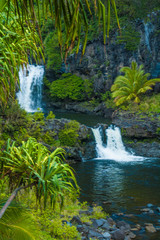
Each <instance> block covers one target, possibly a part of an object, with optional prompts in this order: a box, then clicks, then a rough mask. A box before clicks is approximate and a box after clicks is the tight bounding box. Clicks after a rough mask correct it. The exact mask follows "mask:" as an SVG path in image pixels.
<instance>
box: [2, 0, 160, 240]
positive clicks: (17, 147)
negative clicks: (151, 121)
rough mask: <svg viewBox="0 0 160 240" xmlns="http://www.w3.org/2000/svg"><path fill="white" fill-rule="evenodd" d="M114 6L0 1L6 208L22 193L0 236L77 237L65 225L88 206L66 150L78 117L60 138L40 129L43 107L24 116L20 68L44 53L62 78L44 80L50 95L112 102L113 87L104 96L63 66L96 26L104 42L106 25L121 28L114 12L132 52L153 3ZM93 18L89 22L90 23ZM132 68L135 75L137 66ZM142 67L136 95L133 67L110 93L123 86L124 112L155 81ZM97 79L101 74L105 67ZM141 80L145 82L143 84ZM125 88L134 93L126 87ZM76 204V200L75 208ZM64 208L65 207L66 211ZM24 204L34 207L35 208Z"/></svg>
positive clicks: (121, 39) (152, 108)
mask: <svg viewBox="0 0 160 240" xmlns="http://www.w3.org/2000/svg"><path fill="white" fill-rule="evenodd" d="M103 2H104V5H106V9H107V12H105V8H104V5H103ZM84 4H85V5H84ZM116 4H117V8H116V5H115V1H111V0H108V1H102V2H101V1H100V0H98V1H95V5H94V4H92V2H90V1H87V0H84V1H82V0H80V1H77V0H72V1H69V0H67V1H66V4H64V1H52V0H49V1H29V0H25V1H19V0H15V1H12V0H6V1H5V0H2V1H1V2H0V46H1V48H0V49H1V50H0V68H1V74H0V148H1V152H0V159H1V161H0V180H1V181H0V187H1V195H0V200H1V202H0V205H1V208H2V207H3V206H4V204H5V201H6V200H7V199H8V197H9V196H10V194H11V193H12V195H11V198H9V201H8V203H7V204H8V205H9V204H10V203H11V202H12V200H13V198H14V197H15V196H16V195H17V193H18V192H19V191H21V193H20V194H19V195H18V197H17V199H16V200H18V204H17V203H14V202H12V203H11V206H10V207H8V205H6V207H5V212H3V213H2V212H1V214H0V218H1V219H0V235H1V236H0V239H6V240H7V239H13V240H14V239H36V238H37V236H39V239H43V240H45V239H46V240H49V239H53V238H54V239H80V235H79V233H78V232H77V230H76V228H75V227H74V226H69V225H68V224H64V220H65V221H67V220H68V219H69V217H71V216H73V215H75V214H78V213H79V210H80V208H84V209H86V208H87V207H86V205H85V204H84V205H83V204H82V205H81V204H80V203H79V202H78V201H77V200H76V198H77V194H78V186H77V183H76V179H75V176H74V173H73V170H72V169H71V168H70V166H69V165H68V164H66V163H65V151H64V149H63V148H61V147H64V146H67V147H73V146H75V145H76V144H78V143H79V142H78V141H79V140H78V131H79V124H78V123H77V122H76V121H72V122H71V123H67V124H65V126H64V128H63V129H62V130H61V131H60V132H59V134H58V136H57V133H55V132H54V131H47V132H46V131H43V126H44V124H45V118H44V114H43V113H41V112H37V113H35V114H34V115H30V114H27V113H26V112H25V111H23V110H22V109H20V107H19V105H18V104H17V103H16V101H15V93H16V90H17V88H18V85H19V79H18V71H19V69H20V67H23V66H24V65H27V64H28V56H30V59H32V58H33V59H34V60H36V61H38V60H40V61H42V59H43V55H44V56H45V59H46V66H47V68H49V69H52V70H54V72H55V73H56V74H57V75H58V77H57V78H56V80H55V81H53V82H52V83H50V82H48V81H47V80H46V85H47V88H48V92H49V94H50V96H51V98H52V99H54V100H55V99H56V100H62V101H63V100H64V101H79V102H81V101H84V100H85V101H89V102H91V103H92V104H93V105H94V106H97V103H98V104H99V103H101V102H106V105H107V107H109V106H112V107H113V103H112V100H111V94H110V92H106V93H102V94H101V96H100V97H99V95H98V96H96V94H95V93H94V91H93V81H92V80H90V79H85V80H84V79H82V78H81V77H78V76H76V75H71V74H66V73H65V74H63V75H61V74H62V73H64V72H65V70H63V69H62V62H63V61H65V60H66V57H67V56H68V54H71V53H76V54H77V53H78V51H79V49H80V44H82V48H81V54H82V55H83V54H84V52H85V48H86V44H87V37H88V39H89V40H93V38H97V37H98V36H99V32H100V31H101V30H98V31H97V29H98V28H99V29H102V28H103V41H104V43H106V33H107V35H108V36H109V30H110V29H111V30H115V26H117V24H118V26H119V20H118V18H117V9H118V14H119V19H120V21H121V26H122V28H123V29H122V35H121V36H120V37H118V39H117V41H118V42H125V43H126V48H127V49H129V50H135V49H136V47H137V45H138V44H139V40H140V39H139V34H138V33H137V32H136V29H133V28H131V25H132V20H134V19H135V18H137V17H142V16H143V17H144V18H146V19H147V14H148V13H149V11H150V4H151V3H150V1H144V0H142V1H141V2H140V3H139V1H136V0H134V1H132V2H130V1H129V0H123V1H120V0H118V1H117V3H116ZM140 5H141V6H140ZM111 6H112V8H111ZM157 7H159V0H158V1H152V9H156V8H157ZM142 9H143V11H142ZM95 10H96V11H95ZM106 13H107V29H106V24H105V23H106ZM112 13H115V16H116V17H113V14H112ZM47 15H48V18H47V19H46V16H47ZM97 15H98V17H97ZM126 16H127V18H126ZM126 19H127V21H128V23H127V25H126V22H127V21H126ZM88 21H90V22H91V23H92V24H90V25H88ZM53 22H54V23H55V24H54V26H53ZM99 26H100V27H101V26H102V28H100V27H99ZM133 40H134V43H133ZM135 40H136V41H135ZM42 41H43V43H44V52H43V44H42ZM135 68H136V71H137V73H136V74H137V75H138V74H139V73H138V71H139V69H138V67H137V65H136V67H135ZM125 69H126V68H125ZM123 70H124V68H123V69H122V71H123ZM127 70H128V69H127ZM140 70H142V69H141V67H140ZM141 72H142V74H140V77H139V78H138V80H137V82H136V85H137V86H139V87H138V88H137V89H136V92H135V91H134V90H133V85H135V82H134V81H133V85H131V84H130V82H129V81H128V79H129V78H128V75H129V73H128V72H127V73H126V75H125V77H122V76H120V77H119V78H118V80H116V82H115V85H113V87H112V90H113V91H116V90H117V88H118V91H120V88H121V93H123V94H122V97H123V96H124V95H125V99H124V98H123V100H124V101H122V98H121V94H120V92H116V93H113V97H116V103H117V105H120V104H122V103H123V102H124V103H125V102H127V104H125V105H124V106H122V107H125V108H126V109H127V107H130V106H131V105H132V104H133V103H132V101H130V100H132V98H133V99H135V101H136V102H139V94H140V93H142V92H143V93H145V92H146V91H147V90H148V89H151V88H150V86H151V85H153V84H154V83H155V81H153V80H150V81H147V76H148V75H146V74H145V73H144V72H143V71H141ZM98 76H99V77H100V76H101V71H100V70H99V72H98ZM122 78H123V80H124V78H125V82H123V84H124V86H122V84H120V85H118V81H119V82H120V83H122V81H121V80H122ZM141 80H144V81H143V83H142V85H141ZM156 81H157V80H156ZM128 83H129V84H128ZM116 84H117V85H116ZM115 86H116V87H115ZM126 86H127V87H129V89H131V91H129V92H128V89H126ZM122 88H123V89H122ZM122 90H123V91H122ZM120 98H121V101H120ZM157 98H158V100H159V97H157V96H156V97H155V99H156V100H157ZM150 99H151V98H150ZM155 99H154V101H155ZM118 100H119V102H118ZM147 101H148V100H147ZM147 101H146V104H148V105H147V106H148V111H157V107H155V105H154V104H152V103H151V104H150V103H149V101H148V102H147ZM143 106H144V103H143V102H142V103H141V104H139V105H138V107H139V109H140V108H142V109H144V107H143ZM156 106H157V105H156ZM138 107H137V106H136V108H138ZM158 109H160V108H158ZM50 119H54V114H53V113H52V112H51V113H50V114H49V115H48V116H47V118H46V120H50ZM8 139H10V140H8ZM40 142H41V143H40ZM42 143H43V144H42ZM45 145H47V146H48V145H50V146H51V150H52V151H51V152H50V151H49V150H48V149H47V147H45ZM56 147H59V148H56ZM20 202H23V203H24V205H21V204H20ZM71 202H73V203H74V204H73V205H72V204H71ZM48 203H50V204H51V207H52V208H51V207H50V206H49V204H48ZM62 206H64V209H63V210H62V211H61V207H62ZM27 207H29V208H31V209H32V212H31V211H30V210H28V209H27ZM53 209H54V211H53ZM60 214H61V216H60ZM62 216H63V217H62ZM103 216H104V213H103V212H102V211H101V209H99V208H94V211H93V213H92V214H91V215H90V216H86V215H84V216H81V220H82V222H83V221H84V222H86V221H88V222H89V221H90V219H91V218H93V217H97V218H101V217H103ZM8 229H9V231H8Z"/></svg>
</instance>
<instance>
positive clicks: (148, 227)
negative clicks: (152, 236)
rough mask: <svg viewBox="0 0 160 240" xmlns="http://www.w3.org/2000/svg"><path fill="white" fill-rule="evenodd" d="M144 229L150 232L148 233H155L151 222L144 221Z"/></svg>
mask: <svg viewBox="0 0 160 240" xmlns="http://www.w3.org/2000/svg"><path fill="white" fill-rule="evenodd" d="M145 229H146V231H147V232H150V233H155V232H156V229H155V227H154V226H153V224H152V223H145Z"/></svg>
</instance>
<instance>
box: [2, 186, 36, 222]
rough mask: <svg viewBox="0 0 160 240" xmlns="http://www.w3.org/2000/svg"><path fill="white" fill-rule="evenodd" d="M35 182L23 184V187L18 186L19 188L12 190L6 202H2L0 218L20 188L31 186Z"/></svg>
mask: <svg viewBox="0 0 160 240" xmlns="http://www.w3.org/2000/svg"><path fill="white" fill-rule="evenodd" d="M35 184H36V183H32V184H29V185H27V186H24V187H19V188H16V189H15V190H14V192H13V193H12V194H11V196H10V197H9V198H8V200H7V202H6V203H5V204H4V206H3V207H2V209H1V210H0V219H1V218H2V216H3V214H4V213H5V211H6V210H7V208H8V207H9V205H10V204H11V202H12V201H13V199H14V198H15V197H16V195H17V193H18V191H20V190H22V189H26V188H29V187H32V186H34V185H35Z"/></svg>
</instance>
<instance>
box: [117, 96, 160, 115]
mask: <svg viewBox="0 0 160 240" xmlns="http://www.w3.org/2000/svg"><path fill="white" fill-rule="evenodd" d="M121 109H122V110H125V111H132V112H137V113H138V114H139V113H145V114H147V115H150V114H151V113H156V114H157V113H160V94H152V95H151V96H143V97H142V99H141V102H140V103H139V104H134V103H133V102H130V103H129V104H128V105H127V106H123V105H122V106H121ZM142 116H143V117H144V115H142Z"/></svg>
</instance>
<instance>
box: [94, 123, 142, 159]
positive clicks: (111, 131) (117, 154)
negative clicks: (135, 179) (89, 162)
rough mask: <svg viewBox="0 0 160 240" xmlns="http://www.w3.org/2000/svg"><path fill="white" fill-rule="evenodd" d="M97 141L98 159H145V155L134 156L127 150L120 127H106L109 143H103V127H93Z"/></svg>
mask: <svg viewBox="0 0 160 240" xmlns="http://www.w3.org/2000/svg"><path fill="white" fill-rule="evenodd" d="M92 131H93V134H94V137H95V141H96V151H97V158H98V159H110V160H116V161H134V160H143V159H144V158H143V157H139V156H134V155H133V153H129V152H127V151H126V150H125V147H124V144H123V142H122V137H121V132H120V129H119V128H118V127H116V126H110V127H109V128H108V129H106V131H105V133H106V137H107V144H104V143H103V140H102V134H101V127H98V128H96V129H94V128H92Z"/></svg>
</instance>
